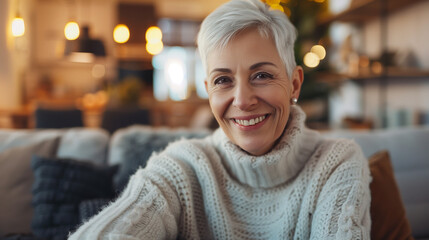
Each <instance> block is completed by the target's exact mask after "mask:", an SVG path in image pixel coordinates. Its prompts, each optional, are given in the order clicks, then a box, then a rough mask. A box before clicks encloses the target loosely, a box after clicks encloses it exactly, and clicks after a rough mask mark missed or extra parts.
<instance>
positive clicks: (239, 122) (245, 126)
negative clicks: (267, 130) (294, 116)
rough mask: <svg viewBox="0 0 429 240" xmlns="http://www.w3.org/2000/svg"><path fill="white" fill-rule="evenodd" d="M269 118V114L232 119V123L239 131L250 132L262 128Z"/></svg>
mask: <svg viewBox="0 0 429 240" xmlns="http://www.w3.org/2000/svg"><path fill="white" fill-rule="evenodd" d="M269 117H270V114H262V115H261V114H260V115H252V116H243V117H234V118H232V121H233V123H234V124H235V125H236V126H237V127H238V128H239V129H240V130H243V131H252V130H256V129H259V128H260V127H262V126H263V125H264V124H265V122H266V120H267V119H268V118H269Z"/></svg>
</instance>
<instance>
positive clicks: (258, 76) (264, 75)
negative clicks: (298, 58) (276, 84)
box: [253, 72, 273, 79]
mask: <svg viewBox="0 0 429 240" xmlns="http://www.w3.org/2000/svg"><path fill="white" fill-rule="evenodd" d="M253 78H254V79H266V78H270V79H271V78H273V75H271V74H269V73H266V72H260V73H257V74H255V75H254V77H253Z"/></svg>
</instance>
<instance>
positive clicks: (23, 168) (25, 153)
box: [0, 138, 58, 238]
mask: <svg viewBox="0 0 429 240" xmlns="http://www.w3.org/2000/svg"><path fill="white" fill-rule="evenodd" d="M57 146H58V138H53V139H49V140H45V141H42V142H38V143H33V144H31V145H27V146H20V147H15V148H10V149H8V150H5V151H4V152H2V153H0V238H1V237H2V236H4V235H6V234H10V233H22V234H26V233H31V219H32V217H33V207H32V206H31V197H32V196H31V186H32V184H33V172H32V171H31V164H30V162H31V156H32V155H33V154H36V155H41V156H48V157H49V156H54V155H55V152H56V150H57Z"/></svg>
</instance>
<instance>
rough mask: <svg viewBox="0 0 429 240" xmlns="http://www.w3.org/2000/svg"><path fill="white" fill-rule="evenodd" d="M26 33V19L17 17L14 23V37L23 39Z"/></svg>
mask: <svg viewBox="0 0 429 240" xmlns="http://www.w3.org/2000/svg"><path fill="white" fill-rule="evenodd" d="M24 33H25V24H24V19H23V18H20V17H16V18H15V19H13V21H12V35H13V36H14V37H21V36H23V35H24Z"/></svg>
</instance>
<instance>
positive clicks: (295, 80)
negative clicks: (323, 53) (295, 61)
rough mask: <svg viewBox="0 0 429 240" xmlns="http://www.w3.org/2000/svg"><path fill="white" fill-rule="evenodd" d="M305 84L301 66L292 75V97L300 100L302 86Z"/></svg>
mask: <svg viewBox="0 0 429 240" xmlns="http://www.w3.org/2000/svg"><path fill="white" fill-rule="evenodd" d="M303 82H304V70H303V69H302V67H301V66H296V67H295V69H294V70H293V73H292V97H294V98H297V99H298V98H299V93H300V92H301V86H302V83H303Z"/></svg>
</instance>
